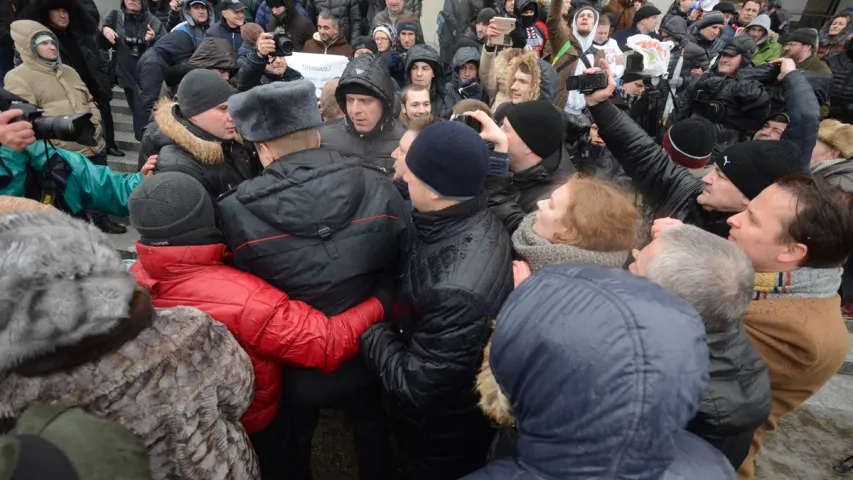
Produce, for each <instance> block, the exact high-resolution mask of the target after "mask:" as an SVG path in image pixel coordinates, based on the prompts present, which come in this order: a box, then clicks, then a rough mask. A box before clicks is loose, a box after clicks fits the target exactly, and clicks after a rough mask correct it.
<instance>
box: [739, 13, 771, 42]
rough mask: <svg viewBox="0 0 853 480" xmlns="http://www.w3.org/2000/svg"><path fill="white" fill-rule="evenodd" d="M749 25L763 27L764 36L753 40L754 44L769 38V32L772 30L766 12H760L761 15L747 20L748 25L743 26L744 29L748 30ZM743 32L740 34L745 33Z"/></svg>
mask: <svg viewBox="0 0 853 480" xmlns="http://www.w3.org/2000/svg"><path fill="white" fill-rule="evenodd" d="M749 27H761V28H763V29H764V36H763V37H761V39H760V40H758V41H757V42H755V44H756V45H761V44H762V43H764V42H766V41H767V39H768V38H770V32H772V31H773V30H771V29H770V17H769V16H768V15H767V14H766V13H762V14H761V15H759V16H757V17H755V19H754V20H753V21H751V22H749V25H747V26H746V27H745V29H746V30H749ZM745 34H746V33H743V34H742V35H745Z"/></svg>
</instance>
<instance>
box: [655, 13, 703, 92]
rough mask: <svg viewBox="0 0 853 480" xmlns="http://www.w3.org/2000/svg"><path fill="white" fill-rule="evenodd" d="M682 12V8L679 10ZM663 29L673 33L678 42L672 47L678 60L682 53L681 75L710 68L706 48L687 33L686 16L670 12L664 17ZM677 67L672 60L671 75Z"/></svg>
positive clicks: (661, 26)
mask: <svg viewBox="0 0 853 480" xmlns="http://www.w3.org/2000/svg"><path fill="white" fill-rule="evenodd" d="M679 12H680V10H679ZM660 28H661V30H666V31H667V32H669V34H670V35H672V36H673V37H674V38H675V39H676V40H677V41H678V44H677V45H676V46H675V47H674V48H673V49H672V59H673V60H674V61H676V62H677V60H678V56H679V55H681V56H682V57H683V58H684V61H683V62H682V65H681V73H680V75H679V77H682V78H684V77H689V76H690V71H691V70H693V69H694V68H701V69H702V70H703V71H707V70H708V66H709V65H708V62H709V60H710V59H709V58H708V56H707V54H706V52H705V49H704V48H702V47H700V46H699V45H696V44H695V43H693V41H692V40H691V39H690V36H689V35H688V34H687V21H686V20H685V19H684V17H682V16H680V15H675V14H668V15H667V16H666V17H664V19H663V22H661V25H660ZM674 67H675V63H673V62H672V61H671V62H670V72H669V73H670V75H672V74H673V73H674V72H673V71H672V70H673V69H674Z"/></svg>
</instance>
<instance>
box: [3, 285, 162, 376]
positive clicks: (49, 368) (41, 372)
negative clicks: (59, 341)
mask: <svg viewBox="0 0 853 480" xmlns="http://www.w3.org/2000/svg"><path fill="white" fill-rule="evenodd" d="M156 317H157V313H156V312H155V310H154V306H153V305H152V304H151V296H150V294H149V293H148V290H146V289H145V288H143V287H140V286H137V288H136V291H134V293H133V297H132V298H131V300H130V313H129V314H128V316H127V318H125V319H123V320H122V321H121V322H120V323H119V324H118V326H117V327H116V328H114V329H112V330H110V331H108V332H106V333H103V334H100V335H94V336H90V337H86V338H84V339H83V340H81V341H80V342H78V343H77V344H75V345H69V346H61V347H58V348H57V349H56V350H54V351H53V352H51V353H47V354H44V355H41V356H39V357H35V358H32V359H30V360H26V361H24V362H22V363H21V364H20V365H18V366H17V367H15V368H14V369H13V371H14V372H15V373H17V374H18V375H20V376H23V377H41V376H46V375H50V374H53V373H58V372H65V371H68V370H72V369H74V368H76V367H78V366H80V365H83V364H84V363H90V362H94V361H96V360H97V359H99V358H101V357H103V356H104V355H107V354H109V353H111V352H114V351H116V350H118V349H119V348H121V347H122V346H123V345H124V344H125V343H127V342H129V341H131V340H133V339H134V338H136V337H137V336H138V335H139V333H140V332H142V331H143V330H145V329H146V328H148V327H149V326H151V323H152V322H153V321H154V319H155V318H156Z"/></svg>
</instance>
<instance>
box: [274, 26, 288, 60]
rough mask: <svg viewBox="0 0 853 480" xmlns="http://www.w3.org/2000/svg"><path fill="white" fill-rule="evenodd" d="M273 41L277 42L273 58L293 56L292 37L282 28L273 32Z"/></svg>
mask: <svg viewBox="0 0 853 480" xmlns="http://www.w3.org/2000/svg"><path fill="white" fill-rule="evenodd" d="M272 33H273V35H272V40H273V42H275V51H274V52H272V53H271V54H270V56H271V57H289V56H291V55H293V41H292V40H290V35H288V34H287V32H286V31H285V30H284V28H282V27H278V28H276V29H275V30H273V32H272Z"/></svg>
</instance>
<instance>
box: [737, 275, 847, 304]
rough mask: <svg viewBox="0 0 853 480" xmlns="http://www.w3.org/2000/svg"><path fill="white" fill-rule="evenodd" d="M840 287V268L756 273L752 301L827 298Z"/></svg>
mask: <svg viewBox="0 0 853 480" xmlns="http://www.w3.org/2000/svg"><path fill="white" fill-rule="evenodd" d="M839 285H841V269H840V268H800V269H797V270H794V271H792V272H779V273H756V274H755V291H754V293H753V294H752V299H753V300H765V299H768V298H829V297H832V296H834V295H835V294H836V293H838V286H839Z"/></svg>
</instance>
